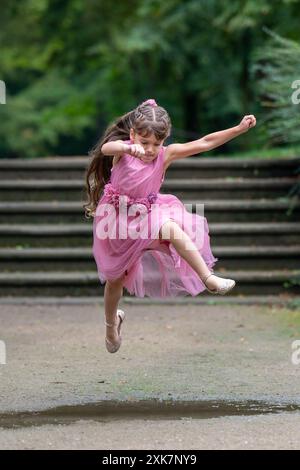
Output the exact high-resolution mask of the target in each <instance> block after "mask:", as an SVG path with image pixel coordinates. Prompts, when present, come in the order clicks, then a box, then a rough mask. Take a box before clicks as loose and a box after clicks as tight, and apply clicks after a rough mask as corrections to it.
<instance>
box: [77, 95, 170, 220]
mask: <svg viewBox="0 0 300 470" xmlns="http://www.w3.org/2000/svg"><path fill="white" fill-rule="evenodd" d="M147 101H150V102H151V101H154V100H147ZM147 101H144V102H143V103H142V104H140V105H139V106H137V107H136V108H135V109H134V110H132V111H129V112H128V113H126V114H124V115H123V116H120V117H118V118H117V119H116V120H115V121H114V122H113V123H112V124H110V125H109V126H108V127H107V129H106V130H105V132H104V134H103V136H102V137H101V138H100V139H99V141H98V142H97V143H96V145H95V146H94V147H93V148H92V149H91V150H90V151H89V155H90V156H91V161H90V164H89V166H88V167H87V169H86V172H85V189H86V195H87V198H88V201H87V202H86V203H85V204H84V205H83V207H84V210H85V216H86V217H87V218H90V217H94V216H95V211H96V208H97V204H98V202H99V200H100V198H101V192H102V189H103V188H104V185H105V184H106V183H107V182H108V181H109V179H110V174H111V168H112V160H113V156H112V155H104V154H103V153H102V152H101V148H102V146H103V145H104V144H105V143H106V142H110V141H114V140H129V138H130V129H131V128H132V129H134V131H135V132H137V133H138V134H140V135H142V136H147V135H149V134H151V133H153V134H154V135H155V137H156V139H157V140H165V139H166V138H167V137H168V136H169V135H170V133H171V120H170V117H169V115H168V113H167V111H166V110H165V109H164V108H163V107H161V106H158V105H156V106H153V105H151V104H150V103H148V102H147Z"/></svg>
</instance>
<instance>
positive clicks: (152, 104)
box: [142, 98, 157, 108]
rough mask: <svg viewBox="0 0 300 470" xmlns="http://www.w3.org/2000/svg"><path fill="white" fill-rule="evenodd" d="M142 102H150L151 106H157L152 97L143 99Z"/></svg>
mask: <svg viewBox="0 0 300 470" xmlns="http://www.w3.org/2000/svg"><path fill="white" fill-rule="evenodd" d="M143 104H150V106H152V108H154V107H155V106H157V103H156V101H155V100H154V99H153V98H150V99H149V100H146V101H143V103H142V105H143Z"/></svg>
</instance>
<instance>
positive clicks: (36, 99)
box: [0, 0, 300, 158]
mask: <svg viewBox="0 0 300 470" xmlns="http://www.w3.org/2000/svg"><path fill="white" fill-rule="evenodd" d="M299 17H300V2H299V1H298V0H297V1H296V0H280V1H278V0H272V1H271V0H261V1H259V2H257V1H256V0H231V1H230V2H224V1H221V0H185V1H179V0H164V1H160V0H126V1H122V2H111V1H104V0H72V1H71V0H69V1H68V0H65V1H63V2H62V1H61V0H9V1H6V2H3V3H2V4H1V17H0V50H1V60H0V79H1V80H2V81H4V82H5V84H6V104H2V105H0V120H1V121H0V122H1V126H0V158H19V157H21V158H31V157H43V156H51V155H62V156H63V155H85V154H87V153H88V151H89V149H90V148H91V147H92V146H93V145H94V144H95V143H96V141H97V140H98V138H99V137H100V136H101V134H102V132H103V131H104V129H105V128H106V126H107V125H108V124H109V123H110V122H111V121H112V120H114V119H115V117H117V116H119V115H121V114H123V113H125V112H127V111H129V110H130V109H133V108H134V107H136V106H137V105H138V104H139V103H140V102H141V101H143V100H145V99H148V98H154V99H156V101H157V102H158V103H159V104H160V105H161V106H163V107H165V108H166V109H167V111H168V112H169V114H170V117H171V120H172V124H173V130H172V135H171V136H170V138H169V141H168V142H167V143H170V142H174V141H177V142H185V141H187V140H194V139H197V138H200V137H201V136H203V135H205V134H207V133H211V132H214V131H217V130H221V129H224V128H227V127H231V126H234V125H236V124H238V123H239V121H240V119H241V118H242V117H243V115H244V114H255V115H256V116H257V127H256V128H255V129H254V130H252V131H251V132H250V133H247V134H245V135H243V136H241V137H239V138H238V139H234V140H233V141H231V142H229V143H227V144H226V145H224V146H222V148H221V152H222V153H223V154H225V155H228V156H235V155H236V156H239V157H240V156H243V155H245V156H253V157H255V156H263V155H265V156H267V157H275V158H276V156H294V155H297V154H299V144H300V128H299V109H300V104H298V105H297V104H295V103H293V102H292V100H291V96H292V93H293V92H295V93H296V92H297V90H296V89H294V90H293V88H292V83H293V82H294V81H295V80H297V79H298V80H299V79H300V60H299V59H300V45H299V44H300V28H299ZM298 88H300V85H298ZM299 95H300V94H299ZM299 97H300V96H299ZM257 150H259V155H258V153H257ZM221 152H220V149H215V150H214V151H211V152H209V155H208V156H210V155H214V154H220V153H221Z"/></svg>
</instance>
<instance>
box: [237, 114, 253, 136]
mask: <svg viewBox="0 0 300 470" xmlns="http://www.w3.org/2000/svg"><path fill="white" fill-rule="evenodd" d="M255 125H256V118H255V116H253V114H249V115H247V116H244V117H243V119H242V120H241V122H240V123H239V125H238V127H239V129H240V130H241V131H242V132H247V131H248V130H249V129H250V127H254V126H255Z"/></svg>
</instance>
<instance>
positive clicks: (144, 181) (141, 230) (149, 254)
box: [93, 140, 218, 298]
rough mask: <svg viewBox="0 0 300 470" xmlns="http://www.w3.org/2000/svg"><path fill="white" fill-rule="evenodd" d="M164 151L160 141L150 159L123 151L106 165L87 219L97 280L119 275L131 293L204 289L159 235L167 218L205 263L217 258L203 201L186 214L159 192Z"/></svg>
mask: <svg viewBox="0 0 300 470" xmlns="http://www.w3.org/2000/svg"><path fill="white" fill-rule="evenodd" d="M125 143H130V140H127V141H125ZM165 151H166V147H165V146H162V147H161V149H160V152H159V154H158V156H157V157H156V158H155V160H153V161H152V162H150V163H145V162H142V161H141V160H140V159H138V158H136V157H133V156H131V155H129V154H124V155H123V156H122V157H121V158H120V159H119V161H118V162H117V164H116V165H115V166H114V167H113V168H112V170H111V177H110V180H109V182H108V183H107V184H106V185H105V188H104V191H103V194H102V196H101V198H100V200H99V202H98V206H97V210H96V214H95V217H94V221H93V256H94V259H95V262H96V265H97V271H98V276H99V279H100V282H101V283H104V282H105V281H106V280H114V279H117V278H120V277H122V276H123V275H124V276H125V277H124V281H123V286H124V287H125V288H126V289H127V291H128V292H129V293H130V294H132V295H135V296H136V297H144V296H149V297H153V298H166V297H176V296H186V295H192V296H196V295H197V294H199V293H200V292H202V291H204V290H205V289H206V287H205V285H204V284H203V282H202V281H201V280H200V278H199V276H198V274H197V273H196V272H195V271H194V269H193V268H192V267H191V266H190V265H189V264H188V263H187V262H186V261H185V259H184V258H182V257H181V256H180V255H179V254H178V253H177V251H176V249H175V248H174V246H173V245H172V244H171V243H170V242H169V241H166V240H160V239H159V229H160V227H161V225H162V224H163V223H164V222H166V221H167V220H169V219H172V220H175V222H177V224H178V225H179V226H180V227H181V228H182V230H184V232H185V233H187V234H188V235H189V237H190V238H191V240H192V241H193V248H194V249H195V247H196V249H197V250H198V251H199V253H201V255H202V256H203V258H204V260H205V262H206V264H207V266H208V268H212V267H213V266H214V264H215V263H216V261H218V258H215V257H214V256H213V254H212V251H211V247H210V237H209V228H208V224H207V220H206V217H204V215H203V205H201V208H200V209H201V211H200V212H202V214H199V213H198V208H197V210H196V213H191V212H189V210H192V209H191V208H189V207H188V209H189V210H186V208H185V206H184V204H183V203H182V202H181V201H180V200H179V199H178V198H177V197H176V196H174V195H173V194H162V193H160V192H159V190H160V187H161V185H162V182H163V180H164V173H163V165H164V153H165ZM119 195H121V198H119ZM120 201H122V202H120ZM124 201H125V203H124ZM187 248H188V247H187ZM190 249H192V248H191V247H190Z"/></svg>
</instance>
